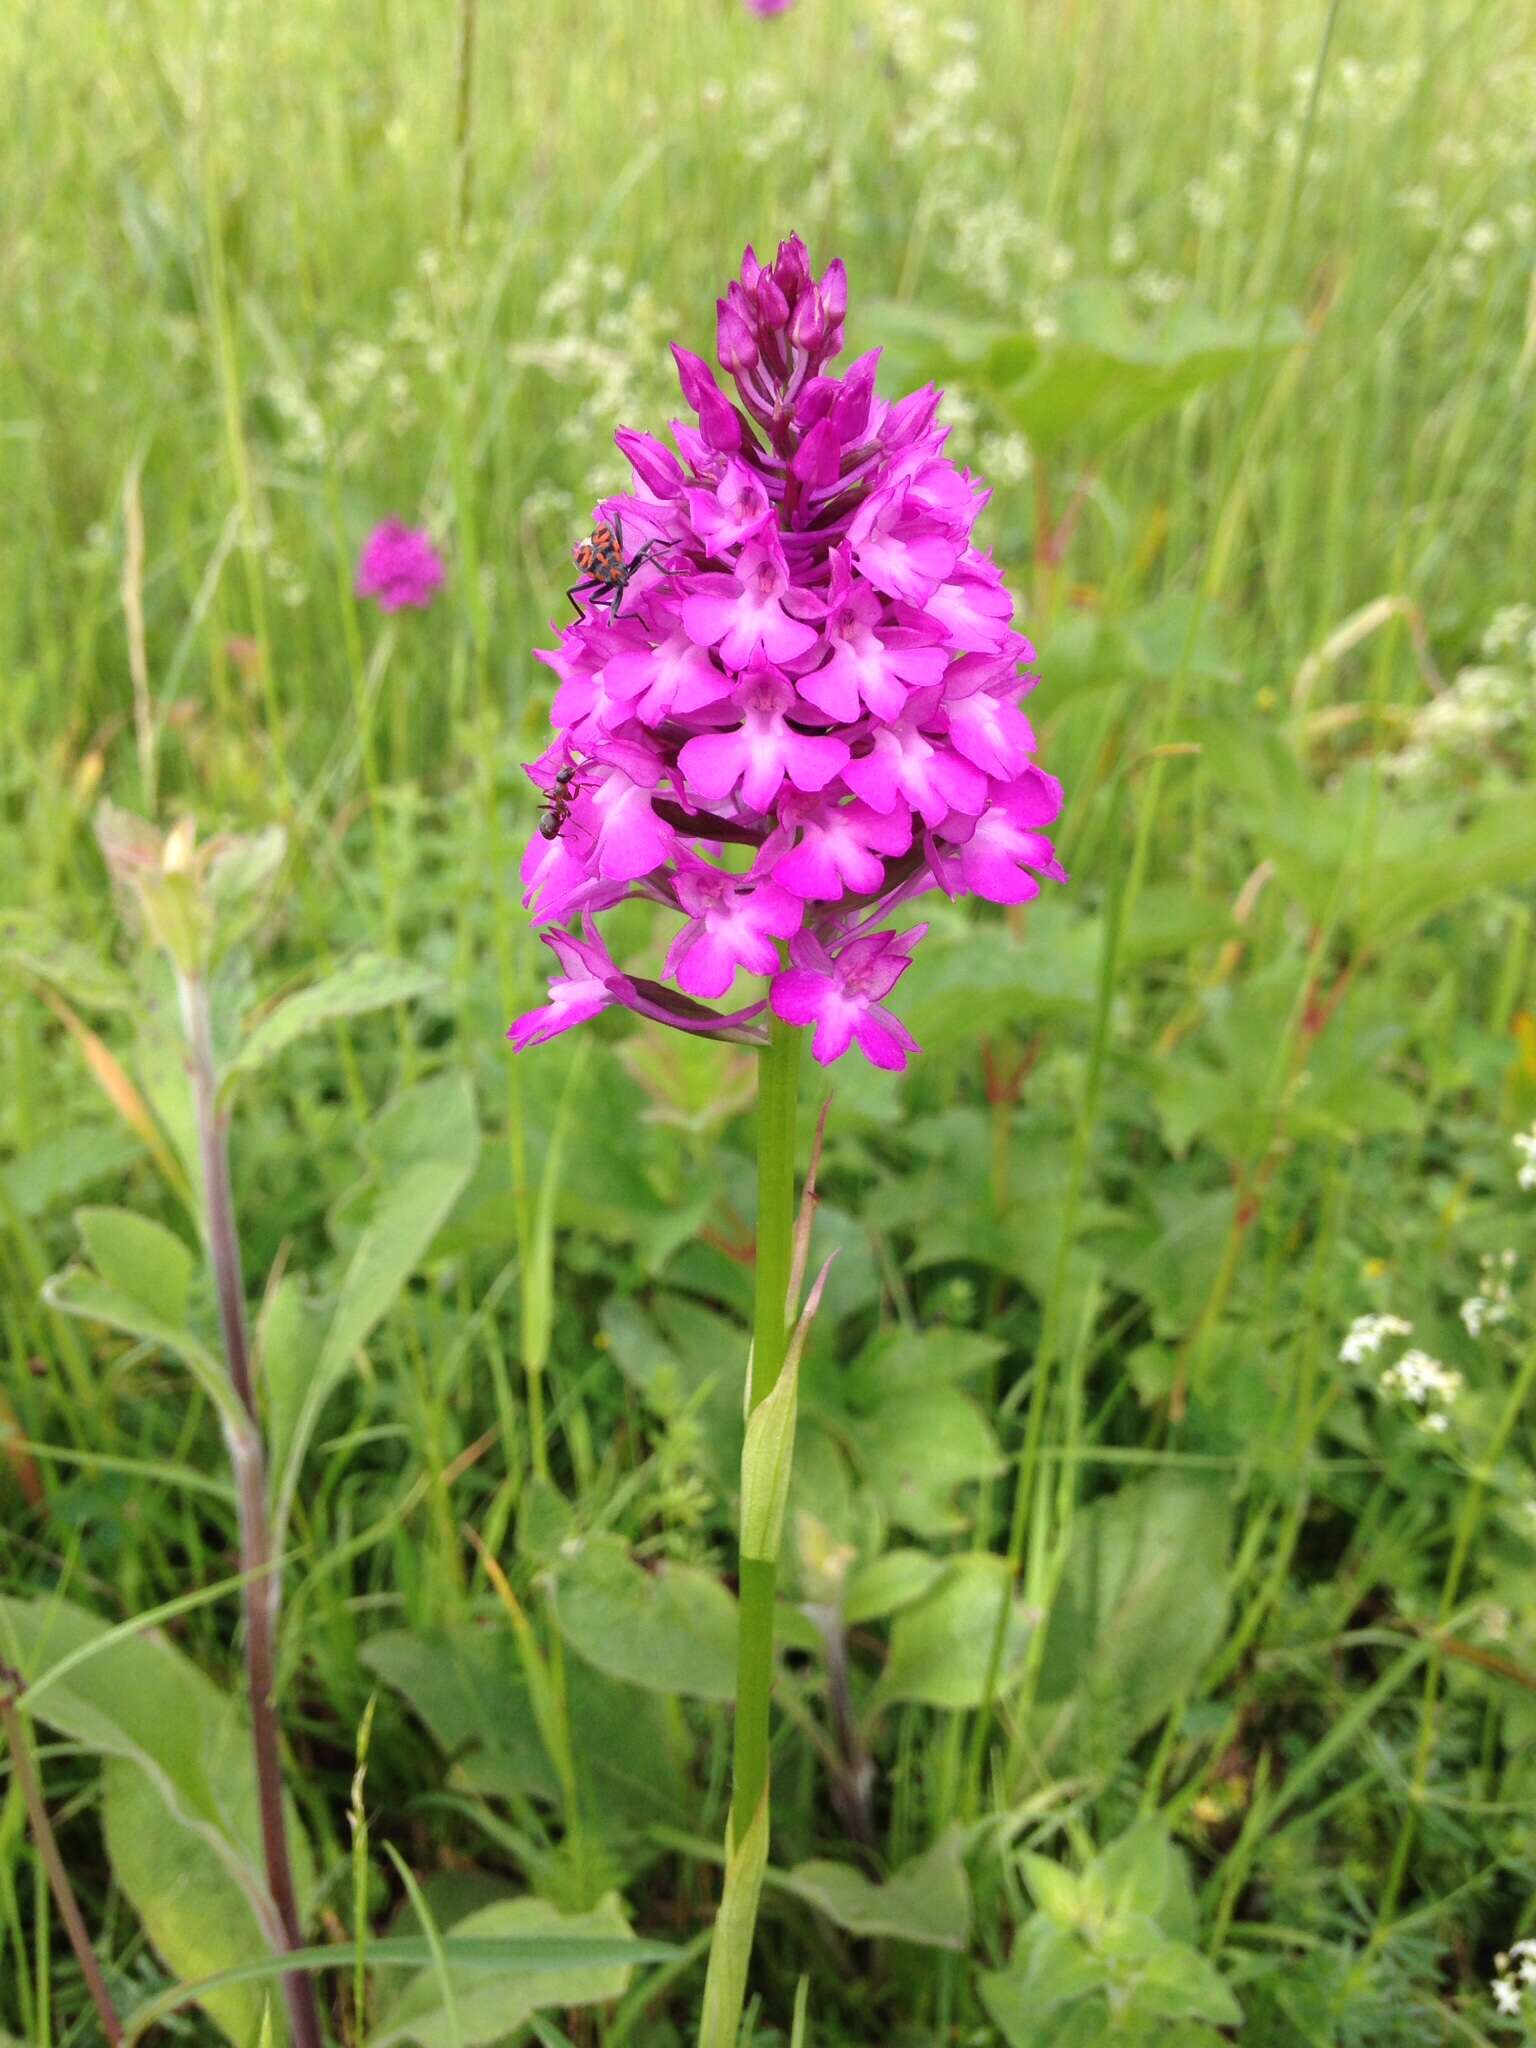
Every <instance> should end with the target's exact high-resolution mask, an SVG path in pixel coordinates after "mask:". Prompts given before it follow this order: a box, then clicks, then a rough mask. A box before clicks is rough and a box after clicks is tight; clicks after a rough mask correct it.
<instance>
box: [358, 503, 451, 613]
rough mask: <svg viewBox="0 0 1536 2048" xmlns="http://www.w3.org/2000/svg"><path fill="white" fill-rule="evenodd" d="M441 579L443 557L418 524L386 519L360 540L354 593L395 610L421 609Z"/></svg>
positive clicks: (388, 610) (435, 591)
mask: <svg viewBox="0 0 1536 2048" xmlns="http://www.w3.org/2000/svg"><path fill="white" fill-rule="evenodd" d="M442 581H443V558H442V556H441V555H440V554H439V553H438V552H437V549H436V548H435V547H433V545H432V540H431V536H430V535H429V534H428V533H427V532H426V531H425V530H424V529H423V528H421V527H417V526H406V525H404V524H402V522H401V521H400V520H398V519H386V520H385V521H384V522H383V523H382V525H379V526H376V527H375V528H374V529H373V531H372V533H370V534H369V536H368V538H367V540H366V541H365V542H364V543H363V552H362V556H361V558H360V560H359V562H358V565H357V594H358V596H359V597H371V598H375V599H377V601H378V605H379V609H380V610H381V611H386V612H398V611H401V610H403V609H404V608H405V606H407V605H413V606H414V607H415V608H416V609H417V610H418V611H425V609H426V607H427V606H428V605H429V604H430V603H431V602H432V599H433V597H434V596H435V595H436V593H437V591H438V590H439V589H440V588H441V586H442Z"/></svg>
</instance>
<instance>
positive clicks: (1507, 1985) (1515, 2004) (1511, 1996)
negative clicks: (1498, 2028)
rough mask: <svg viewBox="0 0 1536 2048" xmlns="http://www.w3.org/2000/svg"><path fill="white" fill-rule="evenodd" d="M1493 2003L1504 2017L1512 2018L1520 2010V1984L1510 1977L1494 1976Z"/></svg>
mask: <svg viewBox="0 0 1536 2048" xmlns="http://www.w3.org/2000/svg"><path fill="white" fill-rule="evenodd" d="M1492 1989H1493V2003H1494V2006H1495V2008H1496V2009H1497V2010H1498V2011H1499V2012H1500V2013H1502V2014H1503V2015H1504V2017H1505V2018H1506V2019H1514V2018H1516V2017H1517V2015H1518V2014H1519V2011H1520V1986H1519V1985H1518V1984H1517V1983H1515V1981H1514V1979H1513V1978H1511V1977H1495V1978H1494V1980H1493V1986H1492Z"/></svg>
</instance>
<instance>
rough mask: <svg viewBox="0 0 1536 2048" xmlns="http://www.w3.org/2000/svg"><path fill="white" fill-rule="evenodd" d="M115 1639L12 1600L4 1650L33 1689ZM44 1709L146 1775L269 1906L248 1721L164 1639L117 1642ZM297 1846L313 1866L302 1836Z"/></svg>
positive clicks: (1, 1643)
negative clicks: (65, 1664)
mask: <svg viewBox="0 0 1536 2048" xmlns="http://www.w3.org/2000/svg"><path fill="white" fill-rule="evenodd" d="M109 1633H110V1630H109V1626H108V1624H107V1623H106V1622H104V1621H102V1620H100V1619H98V1617H97V1616H95V1615H94V1614H88V1613H86V1612H85V1610H84V1609H83V1608H79V1607H75V1606H72V1605H71V1604H70V1603H69V1602H67V1601H64V1600H33V1601H23V1600H0V1653H3V1654H5V1655H7V1656H8V1657H10V1658H11V1659H13V1660H14V1661H15V1662H16V1664H17V1665H18V1666H19V1668H20V1670H21V1672H22V1675H23V1677H24V1678H25V1679H26V1680H27V1682H28V1684H29V1685H32V1684H35V1683H36V1682H37V1681H39V1680H41V1679H44V1678H46V1677H47V1674H48V1673H49V1672H50V1670H52V1669H53V1668H54V1667H56V1666H58V1665H60V1664H62V1663H63V1662H64V1661H65V1659H66V1658H68V1657H70V1656H71V1655H73V1654H74V1653H77V1652H80V1651H82V1650H86V1649H90V1648H92V1647H93V1646H94V1645H96V1644H98V1643H100V1642H101V1640H102V1638H104V1637H106V1636H107V1635H108V1634H109ZM28 1704H29V1703H28V1700H27V1698H26V1696H25V1695H24V1696H23V1699H22V1705H23V1707H24V1708H27V1707H28ZM33 1711H35V1712H36V1714H37V1716H38V1718H39V1719H40V1720H42V1721H45V1722H46V1723H47V1724H48V1726H49V1727H51V1728H56V1729H57V1730H58V1731H59V1732H60V1733H61V1734H63V1735H66V1736H68V1737H69V1738H70V1739H71V1740H72V1741H74V1742H78V1743H79V1744H80V1745H81V1746H82V1747H83V1748H85V1749H88V1750H91V1751H93V1752H94V1753H95V1754H97V1755H98V1756H103V1757H115V1758H118V1759H120V1760H122V1761H124V1762H126V1763H128V1764H130V1765H132V1766H134V1767H135V1768H136V1769H137V1770H139V1771H140V1772H142V1773H143V1775H144V1777H145V1778H146V1779H147V1781H148V1782H149V1785H150V1786H151V1787H152V1789H153V1791H154V1792H155V1794H156V1795H157V1797H158V1799H159V1800H160V1802H161V1803H162V1804H163V1806H164V1807H165V1809H166V1811H167V1814H168V1815H169V1817H170V1819H171V1820H172V1821H173V1822H174V1823H175V1824H177V1825H178V1826H180V1827H181V1828H182V1829H183V1830H184V1831H186V1833H187V1835H188V1838H189V1842H190V1843H191V1844H192V1847H191V1848H189V1851H188V1853H189V1855H195V1854H198V1853H199V1852H200V1853H201V1854H202V1855H203V1856H204V1857H205V1858H206V1859H207V1860H208V1861H210V1862H211V1863H213V1864H215V1865H216V1866H217V1867H218V1868H219V1869H220V1870H221V1871H222V1872H223V1873H224V1876H225V1879H226V1881H227V1882H228V1884H229V1885H230V1887H231V1889H232V1890H233V1891H238V1892H239V1893H241V1894H242V1895H243V1896H244V1897H245V1899H246V1900H247V1901H248V1902H249V1903H250V1905H251V1907H252V1909H253V1910H256V1911H259V1910H260V1909H261V1907H262V1905H263V1904H264V1901H265V1896H266V1891H265V1880H264V1878H263V1876H262V1873H261V1860H260V1832H259V1826H258V1822H257V1812H256V1789H255V1781H254V1775H253V1766H252V1762H251V1747H250V1735H249V1731H248V1728H247V1726H246V1722H245V1718H244V1716H243V1714H242V1713H241V1712H240V1710H239V1709H238V1707H237V1706H236V1705H235V1703H234V1701H233V1700H231V1699H229V1698H228V1697H227V1696H226V1695H225V1694H224V1693H222V1692H220V1690H219V1689H218V1687H217V1686H215V1685H214V1684H213V1682H212V1680H211V1679H209V1678H207V1677H205V1676H204V1674H203V1673H202V1672H201V1671H200V1670H199V1669H198V1668H197V1666H196V1665H195V1664H193V1663H192V1662H191V1661H190V1659H189V1658H187V1657H184V1656H183V1655H182V1653H181V1651H180V1650H178V1649H176V1648H175V1646H174V1645H173V1644H172V1643H170V1642H169V1641H167V1639H166V1638H165V1637H164V1636H163V1635H161V1634H160V1633H159V1632H158V1631H154V1630H146V1631H144V1632H143V1633H140V1634H133V1635H127V1636H119V1637H117V1638H116V1639H115V1640H113V1641H111V1642H109V1643H107V1644H106V1646H105V1647H104V1648H101V1649H99V1650H95V1651H94V1654H91V1655H89V1656H85V1657H83V1658H82V1659H81V1661H79V1662H77V1663H75V1664H73V1665H72V1666H71V1668H70V1669H69V1670H67V1671H65V1672H64V1673H63V1674H62V1675H61V1676H60V1677H59V1678H57V1679H56V1680H51V1681H50V1682H48V1683H47V1684H46V1685H45V1686H43V1687H41V1688H40V1689H39V1692H38V1696H37V1706H36V1708H35V1709H34V1710H33ZM295 1848H296V1861H297V1862H298V1863H299V1864H300V1866H301V1867H302V1866H303V1859H304V1850H303V1844H302V1838H301V1837H300V1836H299V1835H298V1833H297V1831H296V1830H295Z"/></svg>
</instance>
